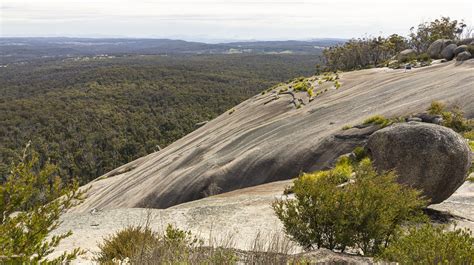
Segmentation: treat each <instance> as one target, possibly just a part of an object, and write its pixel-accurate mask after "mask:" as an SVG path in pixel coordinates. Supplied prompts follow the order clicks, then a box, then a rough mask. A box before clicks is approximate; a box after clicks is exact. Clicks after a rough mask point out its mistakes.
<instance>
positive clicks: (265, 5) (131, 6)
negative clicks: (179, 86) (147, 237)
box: [0, 0, 474, 43]
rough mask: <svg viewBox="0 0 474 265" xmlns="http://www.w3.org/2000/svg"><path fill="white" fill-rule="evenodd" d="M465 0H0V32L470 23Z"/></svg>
mask: <svg viewBox="0 0 474 265" xmlns="http://www.w3.org/2000/svg"><path fill="white" fill-rule="evenodd" d="M473 5H474V4H473V3H472V1H468V0H452V1H449V2H446V1H439V0H434V1H428V0H422V1H410V0H400V1H397V2H392V1H390V2H381V1H379V0H360V1H357V2H354V1H350V0H333V1H328V0H297V1H288V0H256V1H248V0H227V1H219V0H194V1H191V0H134V1H131V0H70V1H67V2H65V1H62V0H22V1H18V0H3V1H2V3H1V4H0V37H4V38H7V37H72V38H74V37H76V38H139V39H148V38H153V39H179V40H185V41H196V42H205V43H219V42H234V41H253V40H257V41H278V40H310V39H323V38H327V39H350V38H358V37H363V36H378V35H384V36H387V35H390V34H399V35H402V36H407V35H408V34H409V30H410V28H411V27H412V26H415V27H416V26H417V25H418V24H419V23H421V22H425V21H431V20H434V19H436V18H440V17H441V16H448V17H450V18H451V19H457V20H464V22H465V23H466V24H468V25H469V26H472V25H473V21H474V19H473Z"/></svg>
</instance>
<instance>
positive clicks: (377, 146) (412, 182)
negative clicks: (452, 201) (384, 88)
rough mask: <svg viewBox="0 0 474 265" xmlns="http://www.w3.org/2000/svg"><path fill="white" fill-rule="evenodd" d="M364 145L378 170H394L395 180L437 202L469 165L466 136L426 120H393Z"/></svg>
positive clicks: (452, 188) (459, 181)
mask: <svg viewBox="0 0 474 265" xmlns="http://www.w3.org/2000/svg"><path fill="white" fill-rule="evenodd" d="M367 149H368V151H369V153H370V154H371V157H372V159H373V161H374V166H375V167H376V168H377V170H379V171H386V170H395V171H396V172H397V174H398V181H399V182H401V183H403V184H406V185H409V186H412V187H414V188H417V189H420V190H422V191H423V195H425V196H426V197H427V198H428V199H430V200H431V203H440V202H442V201H444V200H445V199H447V198H448V197H449V196H451V195H452V194H453V193H454V192H455V191H456V189H457V188H459V187H460V186H461V185H462V183H464V181H465V179H466V177H467V174H468V170H469V167H470V166H471V150H470V148H469V146H468V145H467V142H466V140H465V139H464V138H463V137H462V136H461V135H459V134H458V133H456V132H454V131H453V130H451V129H449V128H446V127H443V126H439V125H434V124H428V123H419V122H409V123H399V124H394V125H392V126H390V127H387V128H384V129H382V130H379V131H377V132H375V133H374V134H372V135H371V136H370V137H369V141H368V143H367Z"/></svg>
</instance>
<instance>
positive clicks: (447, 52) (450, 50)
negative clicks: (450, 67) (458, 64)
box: [441, 44, 458, 61]
mask: <svg viewBox="0 0 474 265" xmlns="http://www.w3.org/2000/svg"><path fill="white" fill-rule="evenodd" d="M457 47H458V46H457V45H456V44H449V45H448V46H446V47H444V49H443V50H442V51H441V56H442V57H443V58H444V59H446V60H448V61H450V60H452V59H453V58H454V50H456V48H457Z"/></svg>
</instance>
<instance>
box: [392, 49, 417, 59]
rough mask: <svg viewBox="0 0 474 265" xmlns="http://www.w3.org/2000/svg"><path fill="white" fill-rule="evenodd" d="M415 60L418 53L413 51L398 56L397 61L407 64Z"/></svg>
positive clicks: (408, 50)
mask: <svg viewBox="0 0 474 265" xmlns="http://www.w3.org/2000/svg"><path fill="white" fill-rule="evenodd" d="M415 58H416V51H415V50H413V49H406V50H403V51H401V52H400V53H399V54H398V56H397V59H398V60H399V61H401V62H406V61H409V60H411V59H415Z"/></svg>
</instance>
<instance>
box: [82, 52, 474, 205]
mask: <svg viewBox="0 0 474 265" xmlns="http://www.w3.org/2000/svg"><path fill="white" fill-rule="evenodd" d="M310 81H311V80H310ZM311 82H313V83H315V84H316V83H317V80H314V79H312V81H311ZM339 82H340V83H341V84H342V86H341V88H339V89H335V87H333V86H332V85H330V84H323V85H321V86H322V88H321V91H322V92H323V91H324V90H325V89H327V91H326V92H324V93H322V94H320V95H319V96H318V97H316V98H315V99H314V100H312V101H309V100H308V98H307V96H306V94H307V93H306V92H298V93H295V94H293V95H292V94H291V93H288V94H280V95H277V94H278V93H277V92H278V91H279V90H280V89H281V88H282V87H277V88H275V89H274V90H272V91H270V92H268V93H265V94H263V95H262V94H259V95H256V96H254V97H252V98H250V99H249V100H247V101H245V102H243V103H241V104H240V105H238V106H236V107H235V108H234V109H232V110H229V111H228V112H226V113H224V114H222V115H221V116H219V117H217V118H216V119H214V120H212V121H210V122H208V123H207V124H205V125H204V126H202V127H200V128H199V129H197V130H196V131H194V132H192V133H190V134H189V135H187V136H185V137H183V138H182V139H180V140H178V141H176V142H175V143H173V144H171V145H169V146H168V147H166V148H164V149H163V150H161V151H159V152H156V153H152V154H150V155H148V156H146V157H143V158H140V159H138V160H136V161H133V162H131V163H129V164H127V165H125V166H123V167H121V168H118V169H117V170H114V171H113V172H110V173H108V174H106V175H104V176H102V177H100V178H98V179H97V180H95V181H94V182H92V183H90V184H89V185H87V186H90V185H92V187H91V189H90V191H89V197H88V199H87V200H86V201H85V203H83V204H82V205H80V206H79V207H78V208H76V209H74V211H76V212H81V211H86V210H89V209H92V208H97V209H113V208H130V207H152V208H167V207H170V206H173V205H177V204H180V203H183V202H187V201H192V200H196V199H199V198H202V197H204V196H205V195H209V194H213V193H215V192H226V191H232V190H237V189H241V188H245V187H250V186H256V185H259V184H263V183H268V182H272V181H278V180H285V179H290V178H292V177H295V176H297V175H298V174H299V173H300V172H302V171H306V172H307V171H313V170H318V169H322V168H326V167H328V166H329V165H330V164H331V162H332V161H333V160H334V159H335V158H336V157H338V156H339V155H341V154H344V153H347V152H349V151H351V150H352V149H353V148H354V147H355V146H357V145H360V143H361V141H364V140H365V137H364V136H365V135H366V133H367V132H364V131H363V130H359V129H350V130H347V131H342V130H341V128H342V127H343V126H344V125H348V124H349V125H351V124H352V125H354V124H360V123H361V122H362V121H363V120H364V119H366V118H368V117H370V116H372V115H375V114H382V115H385V116H387V117H396V116H401V115H407V114H412V113H416V112H420V111H423V110H425V109H426V108H427V107H428V106H429V104H430V102H431V101H433V100H442V101H444V102H446V103H448V104H457V105H460V106H461V107H462V108H463V110H464V111H465V112H466V114H467V116H468V117H473V116H474V60H469V61H466V62H464V63H462V64H456V63H454V62H452V63H444V64H437V65H433V66H429V67H424V68H419V69H413V70H411V71H407V72H405V71H404V70H389V69H385V68H383V69H369V70H362V71H354V72H347V73H342V74H340V80H339ZM316 87H319V86H318V85H316ZM294 97H296V100H298V101H297V102H302V103H304V104H305V105H304V106H302V107H301V108H297V107H296V106H297V104H296V103H295V99H294Z"/></svg>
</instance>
